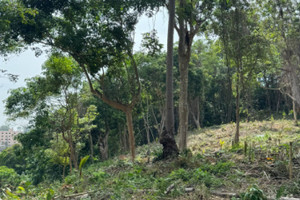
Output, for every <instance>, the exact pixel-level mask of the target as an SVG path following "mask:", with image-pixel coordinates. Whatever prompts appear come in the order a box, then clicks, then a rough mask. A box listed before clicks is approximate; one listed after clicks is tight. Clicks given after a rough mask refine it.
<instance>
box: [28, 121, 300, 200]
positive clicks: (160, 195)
mask: <svg viewBox="0 0 300 200" xmlns="http://www.w3.org/2000/svg"><path fill="white" fill-rule="evenodd" d="M234 132H235V125H234V124H226V125H221V126H215V127H211V128H205V129H202V130H198V131H193V132H191V133H190V135H189V140H188V141H189V143H188V147H189V149H190V150H191V151H188V152H186V153H185V154H182V155H180V156H179V158H178V159H176V160H168V161H156V162H152V160H153V159H155V158H157V157H159V156H160V155H161V147H160V145H159V144H156V143H154V144H151V145H150V149H151V159H150V160H151V162H150V163H147V160H148V158H147V150H148V146H147V145H145V146H142V147H139V148H138V149H137V152H138V156H137V163H135V164H132V163H131V162H130V161H129V157H127V158H126V157H125V159H124V157H122V160H120V159H119V158H114V159H111V160H109V161H106V162H103V163H97V164H93V165H89V166H88V165H87V166H85V169H84V172H83V177H82V178H81V179H79V178H78V177H79V176H78V174H77V173H76V174H72V175H69V176H68V177H66V178H65V180H64V181H63V183H54V184H53V183H52V184H51V185H50V187H51V188H52V189H53V190H54V191H55V196H56V197H57V199H63V198H62V196H65V195H71V194H75V193H82V192H83V193H85V192H87V191H90V193H89V195H88V197H87V195H86V196H85V197H86V198H83V197H84V196H82V199H201V197H202V199H222V198H220V197H216V196H213V195H212V193H213V191H224V192H233V193H240V192H244V191H245V190H246V189H247V188H248V187H249V186H251V185H253V184H257V185H258V186H259V187H260V188H261V189H262V190H263V191H264V192H265V193H266V194H267V195H268V196H274V195H276V193H278V191H282V194H283V195H288V194H293V195H294V196H295V197H300V169H299V167H300V165H299V164H300V153H299V149H300V142H299V141H300V128H299V127H296V126H294V125H293V122H292V121H288V120H277V121H274V120H272V121H262V122H258V121H257V122H250V123H242V124H241V146H240V147H236V148H234V149H232V147H231V138H232V137H233V134H234ZM244 141H247V143H248V146H250V147H251V148H248V153H247V154H246V155H244V152H243V151H244V147H243V144H244ZM291 141H294V144H293V146H294V148H293V149H294V160H293V176H294V178H293V179H292V180H289V178H288V170H287V169H288V168H287V166H288V156H287V150H288V148H289V147H288V146H287V145H286V144H288V143H289V142H291ZM221 144H222V145H221ZM172 184H174V188H173V189H172V190H170V191H168V192H166V191H167V190H168V187H170V185H172ZM190 187H192V188H193V189H195V190H194V191H193V192H190V193H187V192H185V189H186V188H190ZM39 188H41V189H40V191H39V192H43V191H44V194H45V193H46V192H45V191H47V189H46V190H45V189H43V188H49V184H47V183H45V184H44V185H40V187H39ZM31 199H34V198H33V197H32V198H31ZM37 199H39V198H37Z"/></svg>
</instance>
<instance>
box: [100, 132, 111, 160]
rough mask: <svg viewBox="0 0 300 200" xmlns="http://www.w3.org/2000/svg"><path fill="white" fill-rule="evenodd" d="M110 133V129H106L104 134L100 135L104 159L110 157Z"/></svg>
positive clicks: (102, 157)
mask: <svg viewBox="0 0 300 200" xmlns="http://www.w3.org/2000/svg"><path fill="white" fill-rule="evenodd" d="M108 135H109V131H108V130H107V129H106V131H105V134H104V136H101V135H100V136H99V139H98V147H99V151H100V155H101V159H102V160H107V159H108Z"/></svg>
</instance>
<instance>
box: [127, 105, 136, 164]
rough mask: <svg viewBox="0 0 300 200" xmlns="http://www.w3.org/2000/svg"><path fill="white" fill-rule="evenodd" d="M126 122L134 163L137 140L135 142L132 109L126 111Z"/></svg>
mask: <svg viewBox="0 0 300 200" xmlns="http://www.w3.org/2000/svg"><path fill="white" fill-rule="evenodd" d="M125 114H126V121H127V128H128V134H129V147H130V152H131V160H132V162H134V159H135V140H134V131H133V123H132V109H128V110H127V111H126V113H125Z"/></svg>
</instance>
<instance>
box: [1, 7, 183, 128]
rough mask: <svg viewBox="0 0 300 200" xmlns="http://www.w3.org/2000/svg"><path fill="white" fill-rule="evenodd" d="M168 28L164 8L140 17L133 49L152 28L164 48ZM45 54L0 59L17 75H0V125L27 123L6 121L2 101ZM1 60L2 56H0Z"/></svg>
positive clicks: (36, 71) (38, 69)
mask: <svg viewBox="0 0 300 200" xmlns="http://www.w3.org/2000/svg"><path fill="white" fill-rule="evenodd" d="M167 28H168V13H167V11H166V10H161V11H159V12H158V13H157V14H156V15H154V16H153V17H152V18H148V17H145V16H143V17H141V19H140V21H139V23H138V24H137V26H136V30H135V34H134V36H135V40H134V41H135V46H134V50H135V51H138V50H140V49H141V47H140V45H141V41H142V33H146V32H150V31H151V30H153V29H156V30H157V33H158V37H159V40H160V43H162V44H164V49H166V43H167V30H168V29H167ZM174 39H175V41H176V40H178V37H177V33H175V34H174ZM47 57H48V56H47V55H46V54H45V53H44V54H42V55H41V56H39V57H36V56H35V54H34V52H33V51H32V50H30V49H29V50H26V51H24V52H22V53H21V54H19V55H9V56H8V61H2V62H1V61H0V69H4V70H7V72H8V73H11V74H15V75H18V76H19V79H18V81H17V82H16V83H14V82H11V81H9V80H8V79H7V78H4V77H0V126H1V125H9V126H10V127H12V128H14V129H15V130H16V129H17V128H18V127H20V126H21V127H24V126H26V124H27V121H26V120H25V121H24V120H17V121H8V120H7V118H8V117H7V116H5V115H4V113H3V112H4V109H5V108H4V106H5V104H4V101H5V99H6V98H7V97H8V96H9V91H10V90H12V89H16V88H18V87H23V86H25V79H28V78H32V77H34V76H36V75H39V74H40V73H41V71H42V70H41V66H42V64H43V63H44V62H45V61H46V59H47ZM0 60H3V58H0Z"/></svg>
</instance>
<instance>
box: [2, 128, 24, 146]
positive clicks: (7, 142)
mask: <svg viewBox="0 0 300 200" xmlns="http://www.w3.org/2000/svg"><path fill="white" fill-rule="evenodd" d="M19 133H20V132H18V131H14V130H13V129H9V130H8V131H0V149H4V148H7V147H10V146H12V145H14V144H17V143H18V142H17V141H16V140H15V139H14V138H15V136H17V135H18V134H19Z"/></svg>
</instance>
